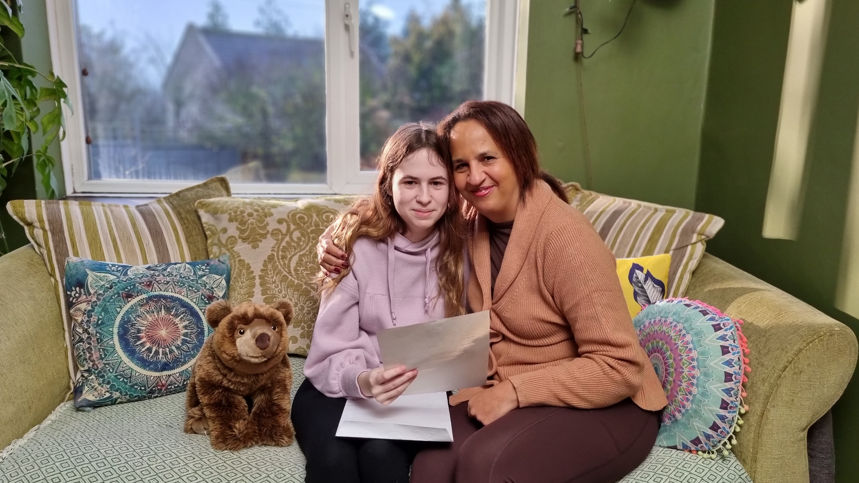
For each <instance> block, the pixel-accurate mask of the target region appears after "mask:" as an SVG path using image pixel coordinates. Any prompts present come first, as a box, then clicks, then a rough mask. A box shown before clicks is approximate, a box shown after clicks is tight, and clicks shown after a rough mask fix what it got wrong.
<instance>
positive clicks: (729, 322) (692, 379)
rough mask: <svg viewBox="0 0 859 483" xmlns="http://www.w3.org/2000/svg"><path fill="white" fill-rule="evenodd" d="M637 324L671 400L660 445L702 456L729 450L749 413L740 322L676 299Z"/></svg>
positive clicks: (642, 315) (650, 308)
mask: <svg viewBox="0 0 859 483" xmlns="http://www.w3.org/2000/svg"><path fill="white" fill-rule="evenodd" d="M633 324H634V325H635V330H636V331H637V332H638V337H639V340H640V342H641V346H642V347H643V348H644V350H645V352H647V355H648V357H649V358H650V362H651V363H652V364H653V367H654V369H656V374H657V375H658V376H659V378H660V379H661V381H662V388H663V389H664V390H665V394H666V396H667V397H668V406H667V407H666V408H665V409H664V410H663V411H662V425H661V427H660V429H659V434H658V436H657V438H656V445H657V446H663V447H667V448H677V449H681V450H685V451H690V452H693V453H698V454H701V455H704V456H715V455H717V454H720V453H723V452H726V451H727V450H729V449H731V447H732V445H734V444H736V443H737V440H736V436H735V433H737V432H739V431H740V426H741V425H742V424H743V421H742V417H741V416H742V414H744V413H745V412H746V411H747V410H748V407H747V406H746V405H745V403H744V401H743V398H744V397H745V395H746V393H745V390H744V389H743V385H744V384H745V383H746V382H747V381H748V377H747V375H746V373H747V372H751V368H750V367H749V365H748V362H749V360H748V357H747V356H748V352H749V350H748V347H747V344H746V338H745V336H743V333H742V330H741V325H742V321H740V320H734V319H732V318H730V317H728V316H726V315H724V314H722V313H721V312H719V310H718V309H716V308H714V307H710V306H708V305H705V304H703V303H701V302H697V301H691V300H687V299H679V298H672V299H667V300H663V301H661V302H657V303H655V304H653V305H649V306H647V307H645V308H644V310H642V311H641V312H640V313H639V314H638V315H637V316H636V317H635V319H633Z"/></svg>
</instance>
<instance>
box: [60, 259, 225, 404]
mask: <svg viewBox="0 0 859 483" xmlns="http://www.w3.org/2000/svg"><path fill="white" fill-rule="evenodd" d="M65 277H66V280H65V288H66V299H67V302H68V306H69V311H70V315H71V319H72V345H73V347H74V352H75V358H76V360H77V363H78V367H79V368H80V372H81V377H80V378H79V379H78V380H77V382H76V383H75V388H74V398H75V401H74V403H75V407H78V408H85V407H96V406H104V405H109V404H116V403H122V402H130V401H140V400H143V399H149V398H153V397H158V396H164V395H167V394H173V393H176V392H180V391H184V390H185V386H186V385H187V384H188V380H189V379H190V377H191V369H192V368H193V365H194V361H196V360H197V354H199V352H200V348H201V347H202V346H203V342H204V341H205V340H206V337H207V336H208V335H209V332H210V328H209V324H208V323H206V316H205V312H206V308H207V307H208V306H209V305H210V304H211V303H212V302H214V301H217V300H222V299H224V298H225V296H226V295H227V290H228V287H229V284H230V265H229V262H228V260H227V257H226V256H224V257H221V258H219V259H216V260H204V261H199V262H188V263H166V264H157V265H143V266H134V265H123V264H119V263H108V262H97V261H93V260H85V259H81V258H69V259H68V261H67V262H66V267H65Z"/></svg>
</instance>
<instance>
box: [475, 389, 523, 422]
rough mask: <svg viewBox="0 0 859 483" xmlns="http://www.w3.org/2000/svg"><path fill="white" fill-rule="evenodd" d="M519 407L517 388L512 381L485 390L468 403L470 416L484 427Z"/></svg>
mask: <svg viewBox="0 0 859 483" xmlns="http://www.w3.org/2000/svg"><path fill="white" fill-rule="evenodd" d="M518 407H519V397H518V396H517V395H516V388H514V387H513V383H512V382H510V381H504V382H502V383H501V384H496V385H495V386H492V387H490V388H489V389H484V390H483V391H480V392H479V393H477V395H476V396H474V397H473V398H471V399H470V400H469V401H468V415H469V416H471V417H472V418H475V419H477V420H478V421H480V422H481V423H483V425H484V426H486V425H488V424H489V423H491V422H493V421H495V420H496V419H498V418H500V417H501V416H504V415H505V414H507V413H509V412H510V411H512V410H514V409H516V408H518Z"/></svg>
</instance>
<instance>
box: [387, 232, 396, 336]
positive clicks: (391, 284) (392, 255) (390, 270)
mask: <svg viewBox="0 0 859 483" xmlns="http://www.w3.org/2000/svg"><path fill="white" fill-rule="evenodd" d="M395 263H396V255H395V249H394V240H393V238H389V239H388V301H389V302H390V304H391V321H392V322H393V324H394V327H396V326H397V311H396V310H394V273H395V270H394V264H395Z"/></svg>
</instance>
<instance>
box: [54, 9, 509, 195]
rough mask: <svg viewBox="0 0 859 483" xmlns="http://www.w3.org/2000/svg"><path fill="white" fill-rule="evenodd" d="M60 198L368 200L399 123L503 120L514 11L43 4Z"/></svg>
mask: <svg viewBox="0 0 859 483" xmlns="http://www.w3.org/2000/svg"><path fill="white" fill-rule="evenodd" d="M47 5H48V17H49V18H48V21H49V30H50V32H51V46H52V55H53V61H54V68H55V71H56V72H57V73H58V74H59V75H60V76H61V77H63V79H64V80H66V81H67V82H68V84H69V90H70V96H71V98H72V102H73V105H74V107H75V113H74V114H73V115H71V116H67V123H68V137H67V141H66V142H64V143H63V146H62V157H63V165H64V169H65V173H66V191H67V193H69V194H91V193H101V194H109V193H123V194H127V193H141V194H143V193H153V194H157V193H165V192H170V191H174V190H176V189H179V188H181V187H184V186H187V185H190V184H193V183H195V182H197V181H199V180H203V179H206V178H209V177H211V176H215V175H219V174H224V175H226V176H227V177H228V178H229V179H230V181H231V184H232V186H233V190H234V192H236V193H246V194H302V193H356V192H366V191H367V190H368V188H369V187H370V186H371V185H372V183H373V181H374V180H375V176H376V175H375V172H374V161H375V157H376V156H377V154H378V152H379V150H380V148H381V145H382V143H383V142H384V140H385V139H386V138H387V137H388V136H389V135H390V134H391V133H393V131H394V130H395V129H396V128H397V127H398V126H399V125H401V124H402V123H405V122H410V121H417V120H425V121H432V122H436V121H438V120H440V119H441V118H442V117H444V115H446V114H447V113H448V112H450V110H452V109H453V108H454V107H456V106H457V105H458V104H459V103H461V102H462V101H464V100H466V99H474V98H485V99H497V100H501V101H504V102H508V103H511V104H512V101H513V78H514V69H515V45H516V35H515V33H516V15H517V8H518V6H517V2H516V1H515V0H513V1H511V0H363V1H360V2H359V1H358V0H253V1H247V2H227V1H225V0H183V1H182V2H175V1H170V0H56V1H53V2H48V3H47Z"/></svg>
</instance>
